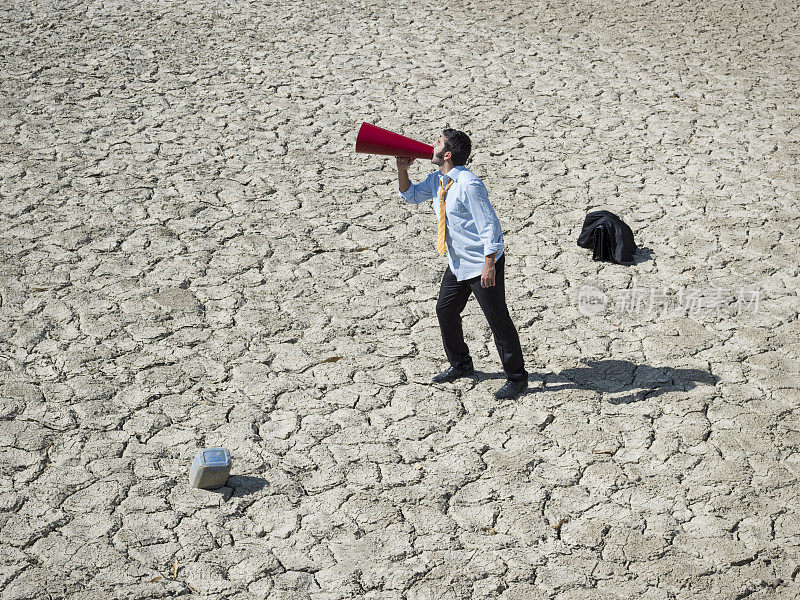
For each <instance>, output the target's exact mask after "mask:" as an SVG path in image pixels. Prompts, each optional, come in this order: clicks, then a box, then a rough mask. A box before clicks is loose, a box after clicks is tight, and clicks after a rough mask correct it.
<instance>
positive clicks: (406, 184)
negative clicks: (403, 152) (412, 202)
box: [395, 156, 417, 192]
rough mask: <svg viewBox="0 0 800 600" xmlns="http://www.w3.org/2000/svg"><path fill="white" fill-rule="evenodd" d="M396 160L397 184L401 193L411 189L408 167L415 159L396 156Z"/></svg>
mask: <svg viewBox="0 0 800 600" xmlns="http://www.w3.org/2000/svg"><path fill="white" fill-rule="evenodd" d="M395 158H396V159H397V183H398V185H399V187H400V191H401V192H405V191H407V190H408V188H410V187H411V179H409V177H408V167H410V166H411V163H413V162H414V161H415V160H417V159H416V158H410V157H408V156H396V157H395Z"/></svg>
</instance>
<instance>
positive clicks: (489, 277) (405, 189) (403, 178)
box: [397, 129, 528, 399]
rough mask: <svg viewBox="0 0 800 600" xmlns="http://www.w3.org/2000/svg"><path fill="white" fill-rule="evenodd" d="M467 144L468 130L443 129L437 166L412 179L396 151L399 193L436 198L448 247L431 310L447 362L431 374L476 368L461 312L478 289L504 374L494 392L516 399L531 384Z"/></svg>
mask: <svg viewBox="0 0 800 600" xmlns="http://www.w3.org/2000/svg"><path fill="white" fill-rule="evenodd" d="M471 151H472V143H471V141H470V139H469V136H467V134H466V133H464V132H462V131H457V130H455V129H445V130H444V131H443V132H442V135H441V137H440V138H439V140H438V141H437V142H436V144H435V145H434V147H433V157H432V158H431V162H432V163H433V164H434V165H436V166H437V167H438V168H439V170H438V171H434V172H433V173H431V174H430V175H429V176H428V177H427V178H426V179H425V180H423V181H421V182H419V183H416V184H412V183H411V180H410V179H409V177H408V168H409V166H410V165H411V163H413V162H414V160H415V159H413V158H404V157H397V177H398V181H399V184H400V195H401V196H402V197H403V199H404V200H405V201H406V202H409V203H411V204H419V203H420V202H424V201H426V200H430V199H434V209H435V210H436V213H437V215H438V230H437V240H436V245H437V250H438V252H439V254H440V255H442V254H445V253H446V254H447V261H448V267H447V270H446V271H445V273H444V277H443V278H442V283H441V287H440V288H439V300H438V301H437V303H436V315H437V317H438V318H439V329H440V330H441V332H442V343H443V344H444V351H445V354H446V355H447V359H448V361H449V362H450V367H449V368H447V369H446V370H445V371H443V372H442V373H439V374H438V375H436V376H435V377H434V378H433V381H434V382H436V383H445V382H450V381H455V380H456V379H458V378H460V377H469V376H472V375H473V374H474V373H475V368H474V367H473V364H472V358H471V357H470V354H469V348H468V347H467V344H466V343H465V342H464V332H463V329H462V327H461V312H462V311H463V310H464V307H465V306H466V304H467V300H468V299H469V297H470V294H475V298H477V300H478V304H480V307H481V309H482V310H483V314H484V315H485V316H486V320H487V321H488V322H489V327H490V328H491V330H492V335H493V336H494V342H495V345H496V346H497V352H498V353H499V354H500V360H501V362H502V364H503V370H504V371H505V373H506V378H507V381H506V383H505V384H504V385H503V387H501V388H500V389H499V390H498V391H497V392H495V394H494V396H495V398H498V399H506V398H514V397H516V396H517V395H519V394H520V393H521V392H522V391H524V390H525V389H526V388H527V386H528V373H527V371H525V364H524V360H523V357H522V347H521V346H520V342H519V334H518V333H517V329H516V327H514V323H513V322H512V321H511V316H510V315H509V314H508V307H507V306H506V297H505V283H504V276H503V274H504V267H505V256H504V253H503V231H502V229H501V228H500V221H499V220H498V218H497V214H495V212H494V208H492V204H491V202H489V195H488V194H487V192H486V186H485V185H483V182H482V181H481V180H480V179H478V177H477V176H476V175H475V174H474V173H472V171H470V170H469V169H467V168H466V167H465V166H464V165H465V164H466V163H467V160H468V159H469V156H470V152H471Z"/></svg>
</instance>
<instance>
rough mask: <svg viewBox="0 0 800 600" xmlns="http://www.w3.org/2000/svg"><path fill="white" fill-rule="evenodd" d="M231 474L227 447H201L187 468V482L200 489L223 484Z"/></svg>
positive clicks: (210, 488)
mask: <svg viewBox="0 0 800 600" xmlns="http://www.w3.org/2000/svg"><path fill="white" fill-rule="evenodd" d="M230 474H231V453H230V452H229V451H228V449H227V448H203V449H201V450H198V451H197V454H195V455H194V460H193V461H192V468H191V469H189V483H190V484H191V485H192V487H196V488H200V489H201V490H213V489H216V488H220V487H222V486H224V485H225V482H226V481H228V475H230Z"/></svg>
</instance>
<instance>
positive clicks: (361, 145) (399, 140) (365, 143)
mask: <svg viewBox="0 0 800 600" xmlns="http://www.w3.org/2000/svg"><path fill="white" fill-rule="evenodd" d="M356 152H362V153H364V154H383V155H386V156H407V157H409V158H428V159H430V158H433V146H429V145H428V144H423V143H422V142H418V141H417V140H412V139H411V138H407V137H406V136H404V135H400V134H399V133H394V132H393V131H389V130H388V129H383V128H382V127H376V126H375V125H370V124H369V123H362V124H361V129H359V130H358V137H357V138H356Z"/></svg>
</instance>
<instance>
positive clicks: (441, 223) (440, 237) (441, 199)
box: [436, 179, 453, 256]
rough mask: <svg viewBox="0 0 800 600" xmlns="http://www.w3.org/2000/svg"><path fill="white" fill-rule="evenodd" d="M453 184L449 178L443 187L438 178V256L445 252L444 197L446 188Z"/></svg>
mask: <svg viewBox="0 0 800 600" xmlns="http://www.w3.org/2000/svg"><path fill="white" fill-rule="evenodd" d="M451 185H453V180H452V179H451V180H450V181H449V183H448V184H447V187H444V183H442V180H441V179H440V180H439V232H438V235H437V236H436V250H438V251H439V256H441V255H442V254H444V253H445V250H447V247H446V246H445V244H444V232H445V229H446V228H447V227H446V225H445V212H444V197H445V196H446V195H447V190H449V189H450V186H451Z"/></svg>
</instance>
